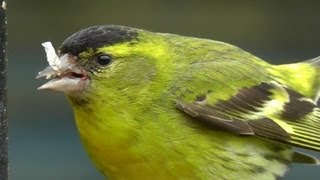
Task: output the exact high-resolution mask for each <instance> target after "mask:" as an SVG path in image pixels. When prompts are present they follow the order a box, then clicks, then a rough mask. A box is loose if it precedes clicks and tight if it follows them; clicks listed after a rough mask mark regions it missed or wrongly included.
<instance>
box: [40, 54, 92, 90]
mask: <svg viewBox="0 0 320 180" xmlns="http://www.w3.org/2000/svg"><path fill="white" fill-rule="evenodd" d="M59 63H60V64H59V67H58V68H57V67H55V66H53V65H49V66H48V67H47V68H45V69H44V70H43V71H41V72H39V74H38V76H37V77H36V78H41V77H46V79H51V80H50V81H48V82H47V83H45V84H43V85H42V86H40V87H38V90H43V89H50V90H56V91H64V92H70V91H81V90H84V89H85V87H86V85H87V84H88V76H87V73H86V71H85V70H84V69H83V68H80V67H78V66H77V63H76V57H73V56H70V55H68V54H65V55H63V56H61V57H60V62H59Z"/></svg>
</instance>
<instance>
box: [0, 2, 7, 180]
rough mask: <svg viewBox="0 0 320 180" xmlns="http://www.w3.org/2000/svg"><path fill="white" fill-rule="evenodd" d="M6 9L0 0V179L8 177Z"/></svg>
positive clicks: (4, 179)
mask: <svg viewBox="0 0 320 180" xmlns="http://www.w3.org/2000/svg"><path fill="white" fill-rule="evenodd" d="M6 11H7V6H6V2H5V1H4V0H0V180H7V179H8V147H7V146H8V141H7V140H8V137H7V136H8V135H7V129H8V118H7V83H6V78H7V59H6V45H7V34H6V24H7V20H6Z"/></svg>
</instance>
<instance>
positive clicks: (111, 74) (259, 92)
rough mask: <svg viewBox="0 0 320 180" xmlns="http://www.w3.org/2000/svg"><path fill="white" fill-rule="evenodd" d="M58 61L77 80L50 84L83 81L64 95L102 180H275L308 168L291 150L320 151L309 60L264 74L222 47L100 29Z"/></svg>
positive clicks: (313, 68) (81, 35) (71, 42)
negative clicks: (71, 66) (67, 64)
mask: <svg viewBox="0 0 320 180" xmlns="http://www.w3.org/2000/svg"><path fill="white" fill-rule="evenodd" d="M63 54H69V56H70V57H75V59H76V61H73V62H72V63H75V64H76V66H77V67H78V68H79V69H81V71H79V72H81V73H79V72H77V74H76V75H75V73H74V72H72V73H73V74H72V73H70V72H69V71H68V73H62V75H61V74H59V75H55V78H61V77H68V78H74V79H75V78H82V79H85V83H82V84H81V88H80V90H79V89H78V90H72V91H70V90H64V91H65V92H66V94H67V96H68V98H69V99H70V102H71V105H72V107H73V110H74V114H75V119H76V123H77V127H78V129H79V133H80V135H81V138H82V141H83V144H84V146H85V147H86V149H87V151H88V153H89V155H90V157H91V158H92V159H93V161H94V162H95V164H96V166H97V167H98V169H99V170H100V171H101V172H102V173H103V174H105V175H106V176H108V177H109V178H111V179H151V178H153V179H228V180H232V179H277V178H279V177H282V176H284V174H285V172H286V170H287V167H288V165H289V164H290V163H291V162H300V163H308V164H318V160H317V159H315V158H313V157H311V156H309V155H305V154H302V153H299V152H295V151H293V150H292V147H293V146H297V147H302V148H306V149H311V150H315V151H320V131H319V129H320V123H319V121H320V109H319V107H318V105H317V97H318V90H319V85H320V79H319V75H320V73H319V72H320V71H319V65H320V60H319V59H314V60H311V61H306V62H301V63H297V64H289V65H280V66H274V65H270V64H268V63H267V62H265V61H262V60H261V59H259V58H257V57H255V56H253V55H251V54H249V53H247V52H245V51H243V50H241V49H239V48H237V47H235V46H232V45H229V44H226V43H222V42H218V41H212V40H206V39H199V38H192V37H185V36H178V35H172V34H162V33H153V32H149V31H144V30H141V29H134V28H128V27H122V26H110V25H108V26H96V27H90V28H88V29H85V30H82V31H80V32H78V33H76V34H74V35H72V36H71V37H69V38H68V39H67V40H66V41H65V42H63V44H62V46H61V47H60V55H61V56H62V55H63ZM108 58H109V59H108ZM107 60H108V61H107ZM79 74H80V75H79ZM70 76H71V77H70ZM43 89H45V88H43ZM47 89H50V88H47ZM51 89H54V88H51ZM59 90H61V89H59ZM62 90H63V89H62Z"/></svg>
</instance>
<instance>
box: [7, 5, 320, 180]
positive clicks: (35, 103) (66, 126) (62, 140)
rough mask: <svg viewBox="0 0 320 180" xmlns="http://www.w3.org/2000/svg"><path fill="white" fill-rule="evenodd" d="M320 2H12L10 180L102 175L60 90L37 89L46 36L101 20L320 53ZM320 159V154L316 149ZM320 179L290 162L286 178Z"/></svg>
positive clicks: (54, 38)
mask: <svg viewBox="0 0 320 180" xmlns="http://www.w3.org/2000/svg"><path fill="white" fill-rule="evenodd" d="M319 7H320V1H314V2H313V1H253V0H252V1H216V0H210V1H209V0H208V1H201V0H194V1H189V0H180V1H177V0H153V1H147V0H136V1H129V0H126V1H125V0H93V1H79V0H64V1H60V0H56V1H43V0H28V1H22V0H20V1H14V0H9V2H8V22H9V25H8V32H9V37H8V40H9V44H8V58H9V75H8V78H9V79H8V83H9V117H10V129H9V138H10V139H9V153H10V154H9V156H10V176H11V179H12V180H42V179H46V180H60V179H63V180H64V179H67V180H73V179H77V180H87V179H91V180H102V179H103V178H102V176H101V175H100V174H99V173H98V172H97V171H96V170H95V169H94V168H93V166H92V165H91V162H90V161H89V159H88V157H87V155H86V154H85V152H84V150H83V148H82V146H81V143H80V141H79V138H78V135H77V131H76V129H75V125H74V123H73V115H72V111H71V108H70V107H69V106H68V103H67V102H66V99H65V98H64V95H63V94H62V93H56V92H38V91H37V90H36V88H37V86H39V85H41V83H43V82H44V80H36V79H35V76H36V74H37V72H38V71H40V70H42V69H43V68H44V67H45V66H46V64H47V63H46V58H45V53H44V50H43V48H42V47H41V42H44V41H51V42H52V43H53V44H54V45H55V46H56V47H57V46H59V44H60V43H61V42H62V41H63V40H64V39H65V38H66V37H68V36H69V35H70V34H72V33H74V32H76V31H78V30H80V29H81V28H84V27H88V26H91V25H97V24H120V25H127V26H133V27H139V28H144V29H148V30H152V31H158V32H169V33H176V34H181V35H188V36H196V37H203V38H210V39H215V40H220V41H224V42H228V43H231V44H234V45H236V46H239V47H241V48H243V49H245V50H247V51H249V52H251V53H253V54H255V55H257V56H258V57H260V58H263V59H266V60H267V61H268V62H272V63H275V64H280V63H284V62H297V61H300V60H305V59H309V58H313V57H316V56H318V55H320V10H319ZM314 154H315V155H316V156H318V157H320V155H319V153H314ZM302 178H303V179H304V180H313V179H320V171H319V167H315V166H306V165H296V164H294V165H292V168H291V170H290V171H289V173H288V174H287V177H286V179H302Z"/></svg>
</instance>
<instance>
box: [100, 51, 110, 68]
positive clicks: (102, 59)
mask: <svg viewBox="0 0 320 180" xmlns="http://www.w3.org/2000/svg"><path fill="white" fill-rule="evenodd" d="M111 61H112V58H111V56H109V55H107V54H101V55H99V56H97V63H98V64H99V65H101V66H108V65H109V64H110V63H111Z"/></svg>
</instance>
